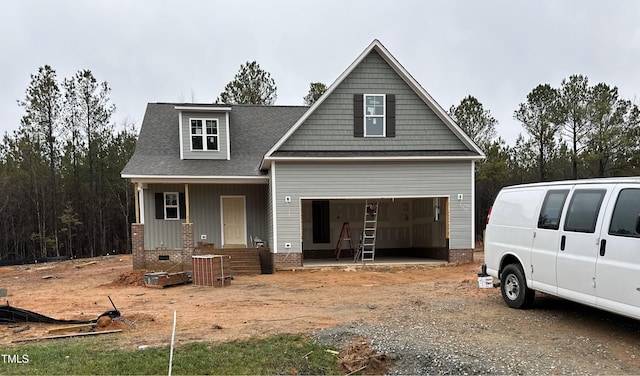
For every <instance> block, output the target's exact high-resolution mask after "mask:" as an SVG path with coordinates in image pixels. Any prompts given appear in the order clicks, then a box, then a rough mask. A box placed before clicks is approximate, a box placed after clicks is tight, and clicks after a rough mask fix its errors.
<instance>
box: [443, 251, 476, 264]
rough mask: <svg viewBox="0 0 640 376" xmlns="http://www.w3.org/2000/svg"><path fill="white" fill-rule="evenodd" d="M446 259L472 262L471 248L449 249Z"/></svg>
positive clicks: (452, 261) (451, 261)
mask: <svg viewBox="0 0 640 376" xmlns="http://www.w3.org/2000/svg"><path fill="white" fill-rule="evenodd" d="M447 261H448V262H450V263H455V262H458V263H467V262H473V249H450V250H449V259H448V260H447Z"/></svg>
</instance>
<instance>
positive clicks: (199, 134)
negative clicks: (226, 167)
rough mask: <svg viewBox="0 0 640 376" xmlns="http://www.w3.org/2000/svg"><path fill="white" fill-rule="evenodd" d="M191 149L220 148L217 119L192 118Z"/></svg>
mask: <svg viewBox="0 0 640 376" xmlns="http://www.w3.org/2000/svg"><path fill="white" fill-rule="evenodd" d="M191 150H214V151H218V150H219V146H218V120H217V119H191Z"/></svg>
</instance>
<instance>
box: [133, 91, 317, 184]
mask: <svg viewBox="0 0 640 376" xmlns="http://www.w3.org/2000/svg"><path fill="white" fill-rule="evenodd" d="M187 106H188V107H189V108H202V109H205V108H215V107H216V106H215V105H211V104H207V105H204V104H184V103H149V104H148V105H147V109H146V111H145V115H144V119H143V121H142V126H141V128H140V135H139V137H138V142H137V144H136V149H135V152H134V154H133V156H132V157H131V159H130V160H129V162H128V163H127V165H126V166H125V167H124V169H123V170H122V173H121V176H122V177H123V178H131V179H136V180H138V181H141V180H142V179H153V180H154V181H158V180H163V181H167V182H170V181H171V180H173V179H180V181H181V182H184V181H185V179H191V180H198V179H208V180H210V179H227V180H228V179H242V178H245V179H251V178H256V177H265V174H266V173H265V172H264V171H261V170H260V169H259V167H260V162H261V160H262V158H263V157H264V154H265V153H266V152H267V150H269V148H270V147H271V146H272V145H273V144H274V143H275V142H276V141H277V140H278V139H279V138H281V137H282V135H283V134H284V133H285V132H286V131H287V129H289V128H290V127H291V126H292V124H293V123H295V121H296V120H297V119H298V118H299V117H300V116H301V115H302V114H303V113H304V112H305V111H306V110H307V108H308V107H307V106H259V105H222V106H220V109H227V110H228V109H229V107H230V108H231V110H230V111H229V123H230V126H229V132H230V147H231V159H230V160H199V159H180V137H179V132H180V129H179V127H180V126H179V119H178V116H179V113H180V111H179V110H178V109H176V107H187Z"/></svg>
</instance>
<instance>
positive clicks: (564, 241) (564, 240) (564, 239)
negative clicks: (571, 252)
mask: <svg viewBox="0 0 640 376" xmlns="http://www.w3.org/2000/svg"><path fill="white" fill-rule="evenodd" d="M566 242H567V237H566V236H564V235H562V237H561V238H560V250H561V251H564V243H566Z"/></svg>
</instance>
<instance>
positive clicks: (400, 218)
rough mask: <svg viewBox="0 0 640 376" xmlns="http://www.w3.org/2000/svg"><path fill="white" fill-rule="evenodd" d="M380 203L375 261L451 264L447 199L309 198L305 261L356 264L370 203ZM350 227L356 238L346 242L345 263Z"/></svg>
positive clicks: (304, 216) (303, 220)
mask: <svg viewBox="0 0 640 376" xmlns="http://www.w3.org/2000/svg"><path fill="white" fill-rule="evenodd" d="M371 203H377V205H378V212H377V225H376V227H377V229H376V239H375V262H384V261H390V260H392V259H393V260H397V261H398V262H402V260H403V259H404V260H408V259H425V260H447V252H448V238H449V235H448V234H449V223H448V218H449V215H448V210H449V200H448V198H447V197H414V198H396V199H375V198H374V199H371V198H368V199H303V200H302V202H301V205H302V208H301V209H302V211H301V213H302V218H301V226H302V255H303V262H315V261H319V260H322V261H325V262H330V261H331V260H333V261H336V262H347V261H351V262H353V258H354V251H355V250H356V249H357V247H358V245H359V240H360V237H361V235H362V233H363V230H364V227H365V223H364V217H365V210H366V209H365V208H366V206H367V204H371ZM345 223H348V224H349V228H350V230H351V236H352V243H351V244H352V245H353V247H354V248H356V249H351V247H350V245H351V244H350V243H349V242H348V241H344V242H343V243H342V247H341V248H342V250H341V252H340V258H339V260H336V247H337V246H338V243H339V239H340V232H341V231H342V229H343V226H344V224H345Z"/></svg>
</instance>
